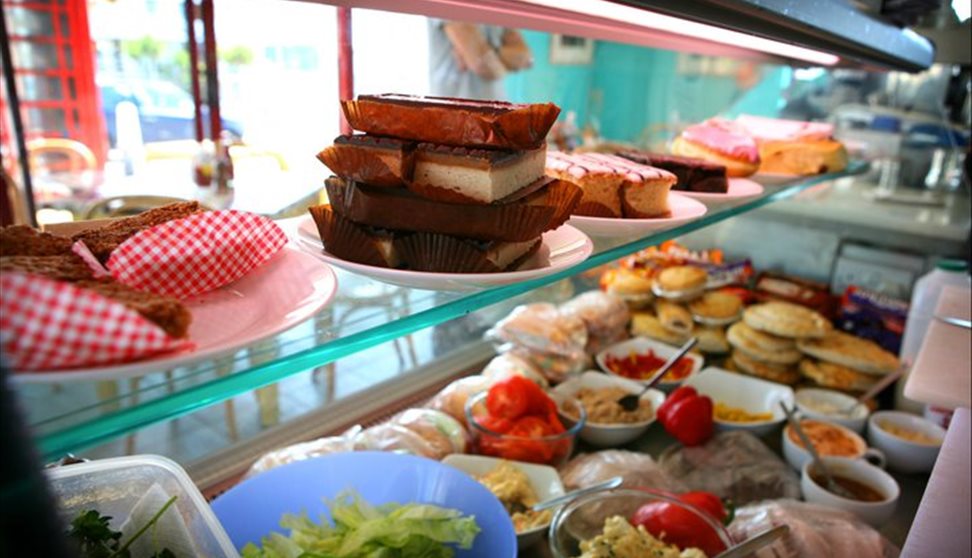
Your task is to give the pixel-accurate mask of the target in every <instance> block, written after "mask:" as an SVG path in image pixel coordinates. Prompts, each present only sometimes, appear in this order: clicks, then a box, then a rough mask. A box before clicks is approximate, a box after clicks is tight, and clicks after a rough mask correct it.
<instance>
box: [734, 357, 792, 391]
mask: <svg viewBox="0 0 972 558" xmlns="http://www.w3.org/2000/svg"><path fill="white" fill-rule="evenodd" d="M732 362H733V364H734V365H735V368H736V370H738V371H739V372H742V373H744V374H749V375H750V376H756V377H757V378H762V379H764V380H769V381H771V382H776V383H779V384H786V385H793V384H795V383H797V382H799V381H800V373H799V372H798V371H797V369H796V367H794V366H786V365H780V364H770V363H767V362H760V361H758V360H755V359H753V358H751V357H749V356H748V355H746V354H745V353H743V352H740V351H738V350H737V351H733V352H732Z"/></svg>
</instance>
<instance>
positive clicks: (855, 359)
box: [797, 331, 898, 375]
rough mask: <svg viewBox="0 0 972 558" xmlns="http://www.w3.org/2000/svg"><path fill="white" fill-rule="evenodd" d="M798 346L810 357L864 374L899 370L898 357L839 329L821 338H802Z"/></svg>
mask: <svg viewBox="0 0 972 558" xmlns="http://www.w3.org/2000/svg"><path fill="white" fill-rule="evenodd" d="M797 347H799V349H800V350H801V351H803V352H804V353H806V354H808V355H810V356H812V357H816V358H818V359H820V360H823V361H826V362H832V363H834V364H839V365H841V366H845V367H847V368H853V369H854V370H857V371H859V372H864V373H866V374H877V375H882V374H889V373H891V372H894V371H895V370H897V369H898V358H897V357H895V356H894V355H893V354H891V353H890V352H888V351H886V350H884V349H883V348H881V346H880V345H878V344H877V343H875V342H873V341H871V340H868V339H862V338H860V337H857V336H855V335H851V334H849V333H844V332H842V331H833V332H831V333H830V334H828V335H827V336H826V337H822V338H820V339H801V340H800V341H798V342H797Z"/></svg>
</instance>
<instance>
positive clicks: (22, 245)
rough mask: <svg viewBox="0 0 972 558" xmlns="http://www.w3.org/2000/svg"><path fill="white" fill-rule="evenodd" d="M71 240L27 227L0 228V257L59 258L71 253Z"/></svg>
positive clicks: (11, 226)
mask: <svg viewBox="0 0 972 558" xmlns="http://www.w3.org/2000/svg"><path fill="white" fill-rule="evenodd" d="M71 244H72V242H71V239H70V238H68V237H66V236H57V235H54V234H50V233H46V232H40V231H38V230H37V229H34V228H32V227H28V226H27V225H10V226H8V227H0V256H58V255H64V254H70V253H71Z"/></svg>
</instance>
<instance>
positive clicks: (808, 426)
mask: <svg viewBox="0 0 972 558" xmlns="http://www.w3.org/2000/svg"><path fill="white" fill-rule="evenodd" d="M800 427H801V428H802V429H803V433H804V434H806V435H807V438H810V443H811V444H813V447H814V448H816V450H817V454H818V455H820V457H847V458H850V459H862V458H866V459H869V460H874V461H875V462H876V463H877V465H878V466H881V467H883V466H884V454H883V453H882V452H881V451H880V450H876V449H874V448H868V447H867V443H866V442H865V441H864V438H861V437H860V436H859V435H858V434H856V433H855V432H853V431H852V430H850V429H848V428H846V427H843V426H841V425H839V424H834V423H832V422H825V421H822V420H813V419H801V420H800ZM783 456H784V457H786V461H787V463H789V464H790V466H791V467H793V468H794V469H796V470H797V471H800V470H802V469H803V466H804V465H805V464H806V463H807V462H808V461H811V460H812V457H811V456H810V452H808V451H807V450H806V449H804V448H803V443H802V442H800V438H799V436H797V433H796V432H794V431H793V428H792V427H791V426H790V425H789V424H788V425H786V428H784V429H783Z"/></svg>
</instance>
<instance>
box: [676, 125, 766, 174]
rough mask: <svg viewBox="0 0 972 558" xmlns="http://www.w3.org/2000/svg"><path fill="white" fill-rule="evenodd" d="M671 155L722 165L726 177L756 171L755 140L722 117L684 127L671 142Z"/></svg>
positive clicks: (757, 166) (757, 161)
mask: <svg viewBox="0 0 972 558" xmlns="http://www.w3.org/2000/svg"><path fill="white" fill-rule="evenodd" d="M672 153H673V154H675V155H680V156H682V157H693V158H699V159H705V160H706V161H709V162H710V163H716V164H719V165H723V166H725V167H726V174H728V175H729V176H749V175H751V174H753V173H754V172H756V171H757V170H758V169H759V149H758V148H757V146H756V140H754V139H753V138H752V137H751V136H750V135H749V134H748V133H746V131H745V130H743V129H741V128H740V127H739V126H738V125H736V124H734V123H733V122H731V121H729V120H726V119H724V118H710V119H709V120H706V121H705V122H702V123H700V124H695V125H692V126H689V127H688V128H686V129H685V130H684V131H683V132H682V133H681V134H680V135H679V136H678V137H677V138H675V141H674V142H673V143H672Z"/></svg>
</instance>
